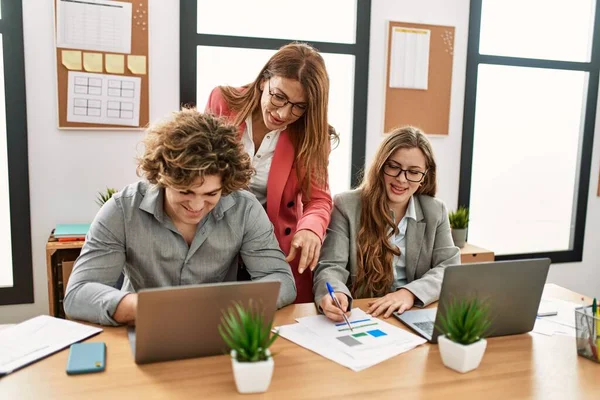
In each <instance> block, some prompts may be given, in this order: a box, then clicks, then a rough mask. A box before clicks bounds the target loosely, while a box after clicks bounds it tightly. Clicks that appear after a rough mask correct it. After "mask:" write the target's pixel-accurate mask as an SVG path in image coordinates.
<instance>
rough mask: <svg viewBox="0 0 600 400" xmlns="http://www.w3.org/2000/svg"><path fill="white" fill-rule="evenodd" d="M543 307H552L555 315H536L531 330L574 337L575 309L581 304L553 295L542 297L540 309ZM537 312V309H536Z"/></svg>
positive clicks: (544, 333)
mask: <svg viewBox="0 0 600 400" xmlns="http://www.w3.org/2000/svg"><path fill="white" fill-rule="evenodd" d="M542 304H543V305H544V306H543V307H545V308H547V309H553V310H555V311H557V312H558V314H557V315H552V316H547V317H538V318H537V319H536V320H535V325H534V327H533V330H532V332H535V333H539V334H542V335H546V336H552V335H565V336H571V337H575V336H576V332H575V309H576V308H578V307H581V304H577V303H573V302H571V301H565V300H561V299H557V298H554V297H544V298H542V301H541V302H540V310H541V309H542V308H543V307H542ZM538 312H539V311H538Z"/></svg>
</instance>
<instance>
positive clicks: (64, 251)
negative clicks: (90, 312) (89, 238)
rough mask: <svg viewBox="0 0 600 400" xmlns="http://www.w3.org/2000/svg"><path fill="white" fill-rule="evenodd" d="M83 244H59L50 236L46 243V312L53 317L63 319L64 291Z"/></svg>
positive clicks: (80, 242) (81, 241)
mask: <svg viewBox="0 0 600 400" xmlns="http://www.w3.org/2000/svg"><path fill="white" fill-rule="evenodd" d="M83 243H84V241H83V240H78V241H73V242H59V241H58V240H56V239H55V238H54V237H53V236H50V238H49V239H48V243H46V268H47V275H48V312H49V314H50V315H51V316H53V317H60V318H65V310H64V308H63V298H64V297H65V289H66V288H67V282H68V279H69V275H71V271H72V269H73V264H74V263H75V260H76V259H77V257H78V256H79V253H80V252H81V247H82V246H83Z"/></svg>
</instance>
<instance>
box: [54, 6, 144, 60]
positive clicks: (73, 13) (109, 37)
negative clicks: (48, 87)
mask: <svg viewBox="0 0 600 400" xmlns="http://www.w3.org/2000/svg"><path fill="white" fill-rule="evenodd" d="M131 13H132V11H131V3H125V2H122V1H104V0H85V1H73V0H58V2H57V12H56V14H57V17H56V47H61V48H67V49H78V50H96V51H104V52H111V53H126V54H129V53H131Z"/></svg>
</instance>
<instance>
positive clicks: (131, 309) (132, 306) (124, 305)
mask: <svg viewBox="0 0 600 400" xmlns="http://www.w3.org/2000/svg"><path fill="white" fill-rule="evenodd" d="M137 301H138V295H137V293H129V294H128V295H127V296H125V297H123V298H122V299H121V301H120V302H119V304H118V305H117V309H116V310H115V313H114V314H113V319H114V320H115V321H117V322H118V323H120V324H129V325H133V323H134V322H135V316H136V314H137Z"/></svg>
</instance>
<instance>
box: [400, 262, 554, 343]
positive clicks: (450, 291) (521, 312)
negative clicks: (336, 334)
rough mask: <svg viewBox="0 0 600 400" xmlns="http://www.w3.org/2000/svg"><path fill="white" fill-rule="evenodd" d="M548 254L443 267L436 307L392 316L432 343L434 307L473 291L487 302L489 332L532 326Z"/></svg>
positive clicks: (435, 322)
mask: <svg viewBox="0 0 600 400" xmlns="http://www.w3.org/2000/svg"><path fill="white" fill-rule="evenodd" d="M549 267H550V259H549V258H540V259H534V260H514V261H495V262H485V263H472V264H464V265H455V266H450V267H448V268H446V270H445V272H444V280H443V282H442V291H441V293H440V300H439V303H438V308H430V309H426V310H415V311H406V312H404V313H403V314H398V313H394V316H395V317H396V318H398V319H399V320H400V321H402V322H403V323H405V324H406V325H408V327H410V328H411V329H412V330H414V331H415V332H417V333H418V334H420V335H421V336H423V337H424V338H425V339H427V340H429V341H430V342H432V343H436V342H437V337H438V335H440V332H439V331H438V329H437V326H438V325H439V323H440V322H439V320H438V319H437V311H438V309H439V310H442V312H443V310H445V307H446V305H448V304H450V303H451V302H452V300H453V299H457V300H460V299H463V298H470V297H473V296H474V295H475V296H477V297H478V298H480V299H485V300H487V301H488V302H489V307H490V308H489V311H490V316H491V317H492V320H491V326H490V329H489V331H488V333H487V335H486V336H487V337H490V336H504V335H515V334H518V333H525V332H529V331H531V330H532V329H533V325H534V324H535V319H536V316H537V311H538V306H539V304H540V299H541V297H542V291H543V290H544V284H545V283H546V277H547V275H548V269H549Z"/></svg>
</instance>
